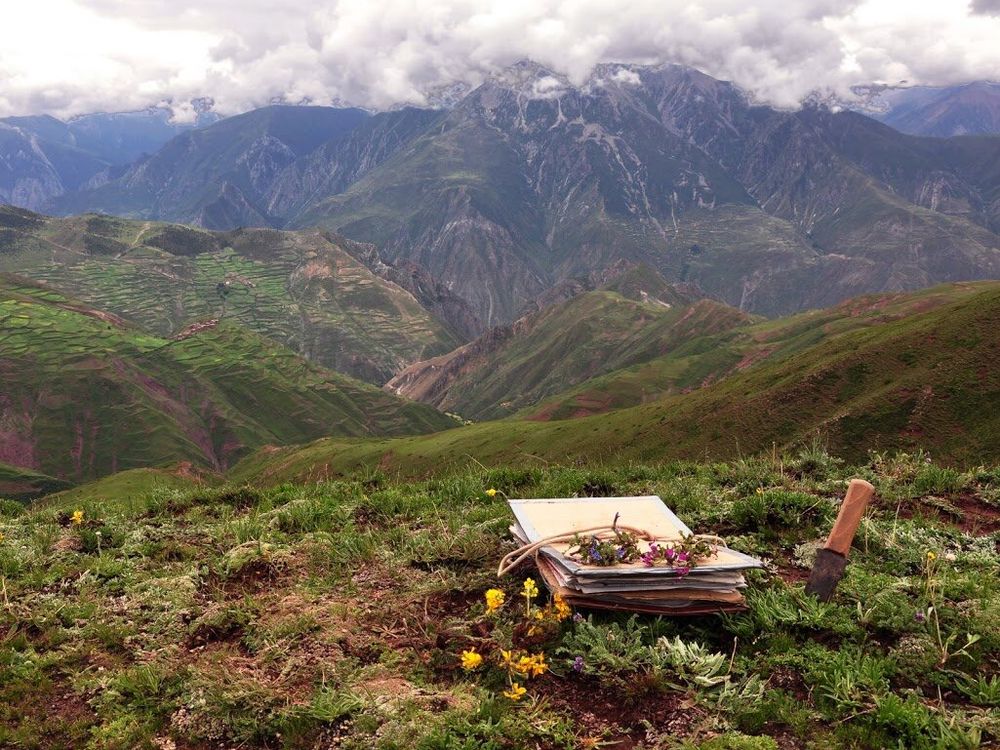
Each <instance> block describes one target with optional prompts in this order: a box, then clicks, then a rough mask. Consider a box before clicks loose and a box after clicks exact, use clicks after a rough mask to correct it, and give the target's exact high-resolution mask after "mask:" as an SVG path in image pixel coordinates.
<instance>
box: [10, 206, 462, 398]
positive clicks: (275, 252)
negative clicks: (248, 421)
mask: <svg viewBox="0 0 1000 750" xmlns="http://www.w3.org/2000/svg"><path fill="white" fill-rule="evenodd" d="M348 248H350V249H353V250H355V251H358V250H360V249H361V248H360V246H355V245H352V244H351V243H349V242H348V241H346V240H341V239H339V238H335V237H333V236H331V235H329V234H323V233H319V232H295V233H290V232H279V231H276V230H263V229H260V230H257V229H254V230H249V229H248V230H235V231H232V232H226V233H216V232H208V231H204V230H200V229H193V228H190V227H185V226H181V225H173V224H162V223H155V222H141V221H128V220H124V219H118V218H113V217H107V216H98V215H89V216H79V217H71V218H67V219H50V218H47V217H43V216H39V215H37V214H31V213H29V212H26V211H21V210H19V209H12V208H0V271H9V272H15V273H18V274H22V275H25V276H28V277H30V278H33V279H37V280H40V281H45V282H48V283H50V284H52V285H53V286H55V287H57V288H59V289H64V290H66V291H67V292H69V293H70V294H72V295H74V296H76V297H78V298H80V299H82V300H84V301H85V302H87V303H88V304H90V305H91V306H93V307H96V308H99V309H102V310H108V311H110V312H113V313H115V314H117V315H119V316H121V317H124V318H127V319H128V320H130V321H133V322H135V323H137V324H139V325H141V326H142V327H143V328H145V329H146V330H148V331H150V332H152V333H155V334H157V335H160V336H171V335H173V334H175V333H176V332H178V331H179V330H181V329H182V328H183V327H184V326H186V325H188V324H190V323H192V322H194V321H197V320H202V319H205V318H219V319H225V320H229V321H232V322H235V323H239V324H241V325H244V326H246V327H247V328H249V329H250V330H252V331H255V332H256V333H259V334H261V335H263V336H267V337H268V338H270V339H272V340H274V341H276V342H278V343H280V344H282V345H284V346H287V347H288V348H290V349H292V350H293V351H295V352H297V353H299V354H301V355H303V356H305V357H306V358H308V359H310V360H312V361H315V362H317V363H319V364H322V365H324V366H326V367H329V368H331V369H335V370H338V371H340V372H345V373H347V374H350V375H353V376H355V377H359V378H361V379H364V380H367V381H369V382H374V383H383V382H385V381H386V380H388V378H389V377H391V376H392V375H393V374H394V373H395V372H396V371H398V370H399V369H401V368H402V367H404V366H405V365H407V364H409V363H410V362H413V361H416V360H418V359H422V358H425V357H428V356H433V355H436V354H440V353H443V352H445V351H448V350H450V349H452V348H454V346H457V345H458V343H459V341H458V340H457V339H456V338H455V336H454V335H453V334H452V333H451V332H450V331H449V330H448V329H447V327H446V326H445V325H444V324H443V323H441V322H440V321H438V320H437V319H435V318H434V317H433V315H431V314H430V313H428V312H427V311H426V310H425V309H424V308H423V307H422V306H421V305H420V303H419V302H418V301H417V300H416V299H415V298H414V297H413V296H412V295H411V294H410V293H409V292H407V291H405V290H404V289H402V288H400V287H399V286H397V285H396V284H394V283H392V282H390V281H387V280H385V279H383V278H381V277H379V276H377V275H376V274H374V273H373V272H372V271H370V270H369V269H368V268H367V267H366V266H365V265H364V264H363V263H362V262H361V261H360V260H358V259H357V258H356V257H354V256H353V255H351V253H350V252H348Z"/></svg>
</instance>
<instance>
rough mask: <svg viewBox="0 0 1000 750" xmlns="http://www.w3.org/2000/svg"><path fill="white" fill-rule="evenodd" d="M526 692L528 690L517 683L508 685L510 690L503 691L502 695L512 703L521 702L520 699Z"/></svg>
mask: <svg viewBox="0 0 1000 750" xmlns="http://www.w3.org/2000/svg"><path fill="white" fill-rule="evenodd" d="M527 692H528V690H527V689H526V688H523V687H521V685H520V684H519V683H517V682H512V683H511V684H510V690H504V691H503V694H504V695H506V696H507V697H508V698H510V699H511V700H512V701H519V700H521V698H523V697H524V694H525V693H527Z"/></svg>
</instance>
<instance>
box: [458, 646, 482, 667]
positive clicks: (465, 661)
mask: <svg viewBox="0 0 1000 750" xmlns="http://www.w3.org/2000/svg"><path fill="white" fill-rule="evenodd" d="M482 663H483V657H482V655H481V654H479V653H478V652H477V651H476V650H475V649H474V648H473V649H469V650H468V651H463V652H462V669H464V670H465V671H466V672H471V671H473V670H474V669H479V667H480V666H482Z"/></svg>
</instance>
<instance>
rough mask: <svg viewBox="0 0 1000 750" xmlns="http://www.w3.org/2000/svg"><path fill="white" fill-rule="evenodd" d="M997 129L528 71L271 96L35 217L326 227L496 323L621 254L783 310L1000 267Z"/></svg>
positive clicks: (771, 310) (639, 79)
mask: <svg viewBox="0 0 1000 750" xmlns="http://www.w3.org/2000/svg"><path fill="white" fill-rule="evenodd" d="M998 190H1000V137H998V136H979V137H975V138H971V137H964V138H947V139H943V138H929V137H917V136H911V135H906V134H903V133H900V132H899V131H897V130H894V129H892V128H890V127H888V126H886V125H883V124H881V123H879V122H877V121H876V120H873V119H871V118H869V117H866V116H864V115H861V114H858V113H856V112H850V111H840V112H835V111H833V110H831V109H826V108H823V107H814V106H807V107H804V108H802V109H800V110H798V111H794V112H788V111H779V110H775V109H772V108H769V107H766V106H761V105H757V104H755V103H754V102H753V101H752V99H751V97H750V96H748V95H747V93H746V92H744V91H742V90H740V89H739V88H738V87H736V86H734V85H732V84H730V83H726V82H724V81H718V80H716V79H713V78H711V77H709V76H707V75H704V74H702V73H699V72H698V71H695V70H692V69H690V68H685V67H681V66H676V65H666V66H655V67H652V66H632V65H616V64H605V65H601V66H598V67H597V68H596V69H595V71H594V72H593V74H592V75H591V77H590V78H589V79H588V80H587V81H586V82H585V83H584V84H582V85H573V84H572V83H571V82H570V81H569V80H568V79H567V78H565V77H564V76H561V75H559V74H557V73H554V72H552V71H550V70H547V69H545V68H543V67H541V66H539V65H537V64H534V63H531V62H522V63H519V64H517V65H515V66H512V67H511V68H509V69H507V70H505V71H503V72H502V73H500V74H497V75H495V76H493V77H491V78H490V79H488V80H487V81H486V82H485V83H484V84H483V85H481V86H480V87H478V88H476V89H474V90H472V91H470V92H468V93H466V94H465V95H464V96H462V97H460V98H458V99H457V101H455V102H454V104H453V106H451V107H450V108H449V109H441V110H433V109H415V108H401V109H398V110H395V111H390V112H381V113H374V114H373V113H369V112H363V111H361V110H356V109H336V108H326V107H285V106H273V107H266V108H263V109H260V110H254V111H252V112H248V113H246V114H243V115H239V116H237V117H232V118H227V119H225V120H222V121H220V122H217V123H214V124H212V125H209V126H207V127H203V128H199V129H195V130H190V131H187V132H185V133H182V134H180V135H178V136H176V137H175V138H174V139H172V140H171V141H169V142H167V143H166V144H165V145H164V146H163V147H162V148H161V149H159V150H158V151H157V152H155V153H153V154H152V155H150V156H148V157H145V158H143V159H141V160H139V161H137V162H135V163H133V164H132V165H131V166H129V167H127V168H125V169H124V171H123V172H122V173H121V174H120V175H119V176H117V177H115V178H114V179H110V178H109V179H108V180H107V181H104V182H103V183H102V184H96V183H95V182H94V181H91V184H89V185H88V186H85V187H84V188H83V189H80V190H76V191H70V192H65V193H63V194H62V195H59V196H57V197H56V198H54V199H53V200H52V201H51V202H50V204H49V207H50V210H51V211H55V212H57V213H60V214H74V213H81V212H89V211H99V212H104V213H110V214H115V215H125V216H132V217H136V218H141V219H152V220H168V221H178V222H185V223H193V224H197V225H200V226H203V227H206V228H212V229H221V230H228V229H233V228H236V227H241V226H268V227H273V228H292V229H297V228H307V227H317V226H318V227H322V228H326V229H330V230H334V231H336V232H338V233H339V234H342V235H344V236H346V237H348V238H350V239H353V240H358V241H362V242H368V243H371V244H374V245H375V246H376V247H377V248H378V249H379V251H380V253H381V255H382V257H383V258H384V259H385V260H387V261H389V262H392V263H399V262H404V261H405V262H415V263H417V264H419V265H420V266H421V267H422V268H424V269H426V270H427V271H428V272H429V273H430V274H431V276H432V277H434V278H435V279H436V280H437V281H439V282H441V283H442V284H443V285H444V286H446V287H447V288H448V289H450V290H451V291H452V292H453V293H455V294H456V295H457V296H459V297H461V298H462V299H464V300H465V301H466V302H468V303H469V304H470V305H471V307H472V309H473V311H474V313H475V316H476V317H477V318H478V319H479V321H481V325H482V327H483V328H488V327H490V326H493V325H498V324H505V323H509V322H511V321H512V320H514V319H515V318H517V317H519V316H520V314H521V313H522V312H523V311H524V309H525V306H526V305H530V304H531V302H532V300H533V299H534V298H536V297H537V296H538V295H539V294H542V293H544V292H545V291H546V290H548V289H549V288H551V287H553V286H554V285H557V284H559V283H560V282H562V281H565V280H567V279H571V278H574V277H578V276H586V275H588V274H589V273H592V272H595V271H600V270H602V269H604V268H606V267H608V266H610V265H613V264H614V263H615V262H617V261H619V260H622V259H625V260H628V261H630V262H635V263H643V264H645V265H647V266H649V267H650V268H653V269H654V270H656V271H657V272H659V273H660V274H662V275H663V276H664V277H665V278H666V279H667V280H668V281H669V282H683V283H693V284H697V285H698V286H699V287H700V288H701V289H702V290H703V291H704V292H705V293H706V294H707V295H709V296H712V297H714V298H717V299H719V300H720V301H722V302H725V303H726V304H729V305H731V306H734V307H736V308H738V309H740V310H743V311H746V312H751V313H760V314H764V315H780V314H787V313H790V312H795V311H798V310H802V309H806V308H809V307H815V306H824V305H830V304H835V303H837V302H839V301H841V300H843V299H846V298H848V297H850V296H854V295H856V294H860V293H866V292H875V291H899V290H904V289H915V288H920V287H923V286H927V285H929V284H933V283H938V282H942V281H951V280H964V279H975V278H992V277H995V276H997V275H998V273H1000V238H998V235H997V230H998V229H1000V192H998Z"/></svg>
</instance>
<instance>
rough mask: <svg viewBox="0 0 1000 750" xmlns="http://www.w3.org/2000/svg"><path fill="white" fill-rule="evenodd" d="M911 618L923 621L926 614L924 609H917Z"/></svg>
mask: <svg viewBox="0 0 1000 750" xmlns="http://www.w3.org/2000/svg"><path fill="white" fill-rule="evenodd" d="M913 619H914V620H916V621H917V622H923V621H924V620H926V619H927V615H925V614H924V611H923V610H922V609H918V610H917V611H916V612H914V613H913Z"/></svg>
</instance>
